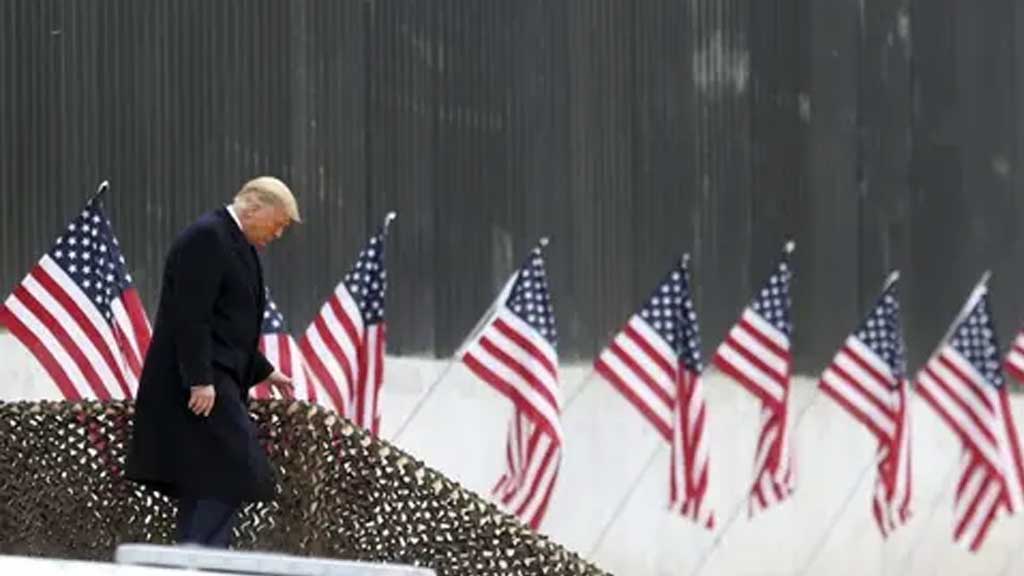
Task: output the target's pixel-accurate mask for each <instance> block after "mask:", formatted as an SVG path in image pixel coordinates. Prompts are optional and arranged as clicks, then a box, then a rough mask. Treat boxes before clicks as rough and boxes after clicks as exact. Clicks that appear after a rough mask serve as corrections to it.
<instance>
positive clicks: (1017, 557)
mask: <svg viewBox="0 0 1024 576" xmlns="http://www.w3.org/2000/svg"><path fill="white" fill-rule="evenodd" d="M1022 558H1024V546H1021V547H1019V548H1017V551H1016V552H1010V555H1009V558H1007V559H1006V566H1004V567H1003V569H1002V571H1000V572H999V576H1010V574H1012V573H1013V567H1014V566H1016V565H1017V564H1019V563H1020V561H1021V559H1022Z"/></svg>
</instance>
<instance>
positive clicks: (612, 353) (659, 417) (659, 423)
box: [594, 314, 678, 441]
mask: <svg viewBox="0 0 1024 576" xmlns="http://www.w3.org/2000/svg"><path fill="white" fill-rule="evenodd" d="M677 364H678V361H677V359H676V353H675V350H673V349H672V347H671V346H670V345H669V344H668V343H667V342H666V341H665V339H664V338H662V337H661V336H659V335H658V333H657V331H655V330H654V328H653V327H651V325H650V324H648V323H647V321H646V320H644V319H643V318H642V317H640V315H639V314H634V315H633V316H632V317H631V318H630V319H629V322H627V323H626V327H625V328H624V329H623V330H622V331H621V332H619V333H618V334H617V335H616V336H615V338H614V339H613V340H612V342H611V344H609V346H608V347H607V348H605V349H604V350H603V351H602V352H601V354H600V355H599V356H598V359H597V361H596V362H595V363H594V368H595V369H596V370H597V373H598V374H600V375H601V376H602V377H604V379H605V380H607V381H608V382H610V383H611V384H612V385H613V386H615V388H616V389H617V390H618V391H619V392H621V393H622V395H623V396H625V397H626V399H627V400H629V402H630V403H631V404H633V406H634V407H636V409H637V410H639V411H640V413H641V414H643V415H644V417H646V418H647V420H648V421H650V423H651V424H653V425H654V427H655V429H657V430H658V432H659V433H661V435H662V437H664V438H665V440H668V441H671V438H672V426H673V412H674V406H675V396H676V380H677V372H678V367H677Z"/></svg>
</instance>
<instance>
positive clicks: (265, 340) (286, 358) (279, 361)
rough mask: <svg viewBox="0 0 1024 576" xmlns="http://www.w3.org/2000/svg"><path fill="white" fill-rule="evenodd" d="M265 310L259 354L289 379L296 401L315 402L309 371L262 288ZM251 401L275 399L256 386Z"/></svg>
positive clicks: (266, 386)
mask: <svg viewBox="0 0 1024 576" xmlns="http://www.w3.org/2000/svg"><path fill="white" fill-rule="evenodd" d="M265 300H266V306H264V308H263V326H262V328H261V330H260V332H261V333H260V351H261V352H263V356H264V357H266V359H267V360H268V361H270V363H271V364H272V365H273V366H274V368H277V369H278V370H280V371H281V372H282V373H283V374H284V375H286V376H288V377H290V378H291V379H292V386H293V387H294V390H295V399H296V400H305V401H307V402H316V392H315V391H314V389H313V387H312V383H311V382H310V378H309V369H308V368H306V363H305V361H304V360H303V359H302V353H301V352H300V351H299V346H298V345H297V344H296V343H295V339H294V338H292V335H291V334H289V333H288V329H287V327H286V326H285V322H284V315H283V314H281V311H280V310H279V309H278V308H277V304H276V303H275V302H274V300H273V298H271V297H270V288H266V298H265ZM250 393H251V395H252V396H253V397H254V398H260V399H267V398H271V397H272V396H273V395H276V392H275V391H273V390H271V389H270V386H268V385H267V384H260V385H257V386H254V387H253V388H252V389H251V392H250Z"/></svg>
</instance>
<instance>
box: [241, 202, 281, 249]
mask: <svg viewBox="0 0 1024 576" xmlns="http://www.w3.org/2000/svg"><path fill="white" fill-rule="evenodd" d="M291 223H292V220H291V218H289V217H288V214H286V213H285V211H284V210H283V209H281V208H278V207H277V206H260V207H258V208H256V209H255V210H253V211H251V212H250V213H249V214H248V217H247V218H246V220H245V222H244V226H243V228H244V229H245V237H246V239H247V240H249V243H250V244H252V245H253V246H256V247H257V248H266V247H267V245H268V244H270V243H271V242H273V241H274V240H277V239H278V238H280V237H281V235H282V234H284V231H285V230H287V229H288V227H289V226H291Z"/></svg>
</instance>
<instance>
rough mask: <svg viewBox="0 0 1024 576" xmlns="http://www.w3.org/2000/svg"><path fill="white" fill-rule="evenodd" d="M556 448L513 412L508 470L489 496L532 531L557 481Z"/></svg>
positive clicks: (557, 461) (536, 525)
mask: <svg viewBox="0 0 1024 576" xmlns="http://www.w3.org/2000/svg"><path fill="white" fill-rule="evenodd" d="M560 448H561V446H560V444H559V443H556V442H553V441H552V440H551V436H550V435H548V434H547V433H545V432H544V431H543V429H541V428H540V427H539V426H535V425H534V424H533V423H532V422H531V421H530V420H529V419H528V418H527V417H526V416H525V415H524V414H523V412H520V411H518V410H517V411H516V413H515V414H514V415H513V418H512V422H511V423H510V424H509V433H508V442H507V445H506V457H507V467H508V468H507V470H506V471H505V473H504V474H503V475H502V476H501V479H499V480H498V483H497V484H496V485H495V486H494V489H493V494H494V496H495V498H497V499H498V501H499V502H501V504H502V506H504V507H505V509H507V510H509V511H511V512H512V513H513V514H515V515H516V517H518V518H519V519H521V520H522V521H523V522H525V523H526V524H527V525H529V526H530V527H531V528H533V529H534V530H537V529H539V528H540V525H541V523H542V522H543V520H544V515H545V514H546V513H547V509H548V503H549V502H550V501H551V493H552V492H553V491H554V488H555V480H556V479H557V478H558V469H559V465H560V460H561V450H560Z"/></svg>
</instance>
